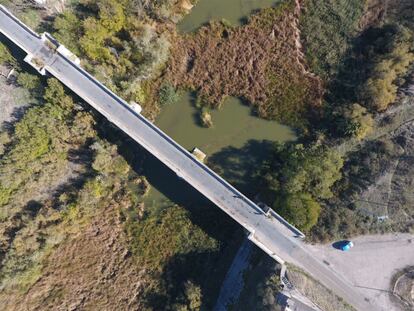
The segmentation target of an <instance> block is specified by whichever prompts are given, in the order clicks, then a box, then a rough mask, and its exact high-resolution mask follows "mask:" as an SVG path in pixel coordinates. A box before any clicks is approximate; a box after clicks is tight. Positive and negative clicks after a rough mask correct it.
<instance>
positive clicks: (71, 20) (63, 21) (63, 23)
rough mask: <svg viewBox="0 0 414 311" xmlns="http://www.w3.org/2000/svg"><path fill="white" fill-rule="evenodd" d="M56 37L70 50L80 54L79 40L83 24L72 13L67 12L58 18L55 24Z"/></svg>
mask: <svg viewBox="0 0 414 311" xmlns="http://www.w3.org/2000/svg"><path fill="white" fill-rule="evenodd" d="M53 28H54V29H55V32H54V33H53V35H54V37H55V38H56V39H57V40H59V42H61V43H63V44H64V45H65V46H66V47H67V48H68V49H69V50H71V51H72V52H73V53H75V54H79V38H80V36H81V34H80V31H81V29H82V28H81V22H80V20H79V19H78V17H77V16H76V15H75V14H74V13H72V12H71V11H65V12H63V13H62V14H61V15H59V16H57V17H56V19H55V21H54V22H53Z"/></svg>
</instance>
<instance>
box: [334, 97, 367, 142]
mask: <svg viewBox="0 0 414 311" xmlns="http://www.w3.org/2000/svg"><path fill="white" fill-rule="evenodd" d="M338 114H339V116H336V119H335V120H334V124H335V126H336V130H337V131H338V132H340V134H341V135H345V136H353V137H356V138H357V139H358V140H362V139H364V138H365V136H367V135H368V134H369V133H370V132H371V131H372V130H373V127H374V119H373V117H372V114H371V113H369V112H368V110H367V109H366V108H365V107H362V106H361V105H360V104H356V103H355V104H352V105H351V106H350V107H347V108H345V109H340V110H339V112H338Z"/></svg>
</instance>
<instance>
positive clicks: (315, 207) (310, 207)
mask: <svg viewBox="0 0 414 311" xmlns="http://www.w3.org/2000/svg"><path fill="white" fill-rule="evenodd" d="M273 208H274V209H275V210H276V211H277V212H279V213H280V214H281V215H282V216H283V217H284V218H286V220H287V221H289V222H290V223H292V224H293V225H294V226H296V227H298V228H299V229H301V230H304V231H309V230H310V229H311V228H312V227H313V226H314V225H316V223H317V222H318V218H319V214H320V211H321V207H320V205H319V204H318V202H316V201H315V200H314V199H313V198H312V196H311V195H310V194H309V193H292V194H286V195H283V196H281V197H278V198H277V199H276V201H275V203H274V205H273Z"/></svg>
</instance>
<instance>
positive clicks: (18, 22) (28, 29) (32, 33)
mask: <svg viewBox="0 0 414 311" xmlns="http://www.w3.org/2000/svg"><path fill="white" fill-rule="evenodd" d="M0 10H1V11H3V13H4V14H6V15H7V16H8V17H10V18H11V19H13V21H15V22H16V23H17V24H19V26H21V27H22V28H24V30H26V31H27V32H28V33H30V34H31V35H32V36H34V37H36V38H39V39H40V36H39V34H38V33H36V32H34V31H33V30H32V29H30V28H29V27H28V26H26V25H25V24H24V23H23V22H21V21H20V20H19V19H18V18H17V17H16V16H14V15H13V14H12V13H11V12H10V11H9V10H7V9H6V8H5V7H4V6H3V5H1V4H0Z"/></svg>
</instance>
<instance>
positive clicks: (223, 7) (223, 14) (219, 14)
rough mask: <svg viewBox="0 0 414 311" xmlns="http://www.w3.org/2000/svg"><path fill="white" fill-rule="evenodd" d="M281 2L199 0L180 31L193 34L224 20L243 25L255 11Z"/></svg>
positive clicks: (270, 0)
mask: <svg viewBox="0 0 414 311" xmlns="http://www.w3.org/2000/svg"><path fill="white" fill-rule="evenodd" d="M280 2H281V1H280V0H199V1H198V3H197V4H196V5H195V6H194V7H193V8H192V10H191V12H190V13H189V14H188V15H186V16H185V17H184V18H183V20H182V21H181V22H180V23H179V24H178V29H179V30H180V31H181V32H192V31H195V30H197V29H198V28H199V27H200V26H202V25H204V24H207V23H208V22H209V21H211V20H216V21H220V20H223V19H225V20H226V21H229V22H230V23H231V24H232V25H234V26H237V25H241V24H243V22H244V21H245V20H246V19H247V17H248V16H249V15H250V14H251V13H253V12H254V11H256V10H259V9H263V8H269V7H272V6H275V5H276V4H278V3H280Z"/></svg>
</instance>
